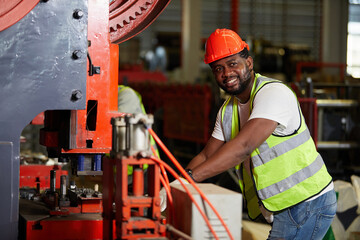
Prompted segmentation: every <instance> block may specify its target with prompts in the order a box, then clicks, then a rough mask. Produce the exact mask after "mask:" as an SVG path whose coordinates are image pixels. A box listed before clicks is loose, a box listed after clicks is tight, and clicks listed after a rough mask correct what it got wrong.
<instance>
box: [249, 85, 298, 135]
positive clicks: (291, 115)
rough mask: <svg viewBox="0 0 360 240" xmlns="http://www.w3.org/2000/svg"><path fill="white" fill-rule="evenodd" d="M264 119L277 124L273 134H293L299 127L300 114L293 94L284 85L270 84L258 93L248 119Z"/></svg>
mask: <svg viewBox="0 0 360 240" xmlns="http://www.w3.org/2000/svg"><path fill="white" fill-rule="evenodd" d="M254 118H265V119H269V120H273V121H275V122H277V123H279V125H278V127H277V128H276V130H275V133H277V134H281V135H285V134H290V133H293V132H294V131H295V130H296V129H298V127H299V125H300V114H299V109H298V104H297V99H296V96H295V94H294V93H293V92H292V91H291V89H289V88H288V87H287V86H286V85H284V84H281V83H270V84H267V85H265V86H264V87H263V88H262V89H260V90H259V91H258V93H257V94H256V95H255V98H254V104H253V110H252V113H251V115H250V117H249V120H250V119H254Z"/></svg>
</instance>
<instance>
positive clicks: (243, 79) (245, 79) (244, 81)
mask: <svg viewBox="0 0 360 240" xmlns="http://www.w3.org/2000/svg"><path fill="white" fill-rule="evenodd" d="M238 77H239V78H240V85H239V87H238V88H237V89H233V90H229V89H227V88H226V87H225V86H223V85H221V86H220V87H221V88H222V89H223V90H224V91H225V92H226V93H228V94H230V95H238V94H240V93H242V92H244V91H245V89H246V88H247V87H248V86H249V84H250V82H251V71H250V70H249V68H248V67H247V66H246V73H245V74H244V75H243V76H238Z"/></svg>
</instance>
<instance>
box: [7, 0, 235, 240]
mask: <svg viewBox="0 0 360 240" xmlns="http://www.w3.org/2000/svg"><path fill="white" fill-rule="evenodd" d="M169 1H170V0H113V1H110V3H109V1H105V0H100V1H99V0H78V1H71V0H42V1H39V0H27V1H19V0H11V1H3V2H2V3H1V10H0V39H1V41H0V70H1V77H0V109H1V111H2V113H1V114H0V126H1V127H0V128H1V129H0V180H1V181H0V189H1V191H2V197H1V198H0V212H1V216H0V233H1V238H2V239H19V238H20V239H29V240H30V239H37V240H38V239H169V238H170V239H178V238H179V237H180V238H182V239H190V237H189V236H188V235H186V234H184V233H183V232H181V231H178V230H176V227H177V226H175V227H174V226H169V224H167V222H168V223H171V224H173V223H174V206H173V205H174V204H173V202H174V201H173V200H172V199H171V194H170V187H169V181H168V179H166V177H165V176H166V173H165V170H164V169H165V168H166V170H167V171H169V172H171V173H172V175H174V176H175V178H179V175H178V174H177V173H176V172H175V171H174V170H173V169H171V168H170V167H169V166H168V165H167V164H166V163H164V162H162V161H161V160H159V159H158V158H155V157H152V156H151V152H152V151H151V150H150V149H151V146H150V145H149V134H151V135H152V137H154V138H156V140H157V142H158V143H160V144H161V141H160V140H159V139H158V138H157V136H156V135H155V133H154V132H153V131H152V129H151V124H152V123H153V119H152V117H151V115H139V116H138V115H131V116H129V115H126V114H124V113H119V112H118V111H117V89H118V88H117V84H118V59H119V50H118V45H117V44H119V43H121V42H123V41H126V40H127V39H129V38H131V37H133V36H135V35H136V34H138V33H139V32H140V31H142V30H143V29H144V28H146V27H147V26H148V25H149V24H150V23H151V22H152V21H154V19H155V18H156V17H157V16H158V15H159V14H160V13H161V11H162V10H163V9H164V8H165V7H166V6H167V4H168V3H169ZM120 54H121V53H120ZM42 112H44V116H45V117H44V127H43V128H42V129H41V130H40V143H41V144H42V145H44V146H46V148H47V152H48V156H49V157H53V158H57V159H58V160H59V161H60V162H70V163H71V167H72V170H73V171H72V173H73V174H74V176H80V177H81V176H87V175H91V176H97V175H102V183H103V184H102V185H103V186H102V187H103V189H102V191H99V188H98V186H97V185H95V186H94V188H84V187H81V186H76V184H75V183H74V182H73V181H72V180H71V179H69V176H68V174H67V173H68V172H67V171H60V170H58V169H56V168H52V169H49V178H48V179H49V180H50V181H49V182H50V183H49V184H50V186H49V188H48V189H46V190H45V191H42V190H43V185H42V181H43V180H42V178H40V177H39V178H36V180H35V182H36V188H35V189H32V191H31V190H29V191H27V192H25V194H24V197H23V196H22V198H21V199H20V198H19V182H20V181H19V170H20V134H21V131H22V129H23V128H24V127H25V126H26V125H27V124H28V123H30V122H31V121H32V120H33V119H34V117H35V116H37V115H38V114H39V113H42ZM162 148H163V149H165V150H166V148H164V146H162ZM166 152H167V153H168V152H169V151H168V150H167V151H166ZM170 158H171V159H172V158H173V157H171V155H170ZM145 166H146V167H147V168H146V176H145V174H144V172H145V171H144V169H145ZM129 167H131V169H132V174H131V176H130V177H129V175H128V169H129ZM178 168H179V170H180V173H181V174H182V175H183V176H185V177H186V179H187V180H188V181H189V182H190V183H191V184H194V182H193V181H192V179H191V178H190V177H189V176H187V175H186V173H185V171H184V169H182V167H181V166H180V167H178ZM160 173H162V174H160ZM59 175H60V176H59ZM114 179H116V181H114ZM59 180H60V181H59ZM129 180H131V181H132V184H128V183H129ZM59 182H60V183H59ZM160 183H161V184H162V185H163V186H164V188H165V189H166V190H167V193H168V195H169V197H168V201H169V205H170V207H169V209H170V210H169V213H168V215H167V217H168V218H167V219H165V218H164V217H163V216H162V215H161V212H160V197H159V192H160V186H161V185H160ZM182 184H183V183H182ZM145 185H146V186H145ZM57 186H59V187H57ZM183 187H184V189H185V190H186V192H187V194H188V195H189V196H190V199H191V200H192V201H193V202H194V204H195V206H196V208H197V209H198V210H199V212H200V214H201V216H202V217H203V218H204V220H205V222H206V224H207V226H208V228H209V230H210V232H211V235H213V236H214V237H215V239H219V238H218V237H217V234H216V231H215V230H214V228H213V227H212V226H211V224H210V222H209V220H208V219H207V217H206V215H205V213H204V211H203V210H202V209H201V207H200V206H199V204H200V203H197V202H196V201H195V199H194V197H192V194H191V192H190V191H189V190H188V189H187V188H186V187H185V185H183ZM194 187H195V189H196V190H197V191H198V192H201V190H200V188H198V187H196V185H195V184H194ZM114 189H115V191H114ZM229 196H230V197H232V196H231V195H229ZM201 197H202V199H201V200H198V202H202V203H204V201H203V199H205V202H206V203H207V204H208V206H210V207H211V209H212V210H213V211H214V213H215V215H216V217H217V218H218V219H219V220H220V222H221V224H222V225H223V228H222V227H219V226H217V229H220V230H221V231H222V232H227V234H228V235H229V236H230V239H233V238H232V237H231V233H230V230H229V229H228V228H227V226H226V224H225V222H224V221H223V220H222V219H221V217H220V215H219V214H218V213H217V211H216V210H215V208H214V206H212V204H211V203H210V202H209V201H208V200H207V199H206V197H205V195H204V194H202V196H201ZM237 217H239V216H237ZM236 219H238V218H236ZM236 221H238V220H236ZM224 230H225V231H224ZM237 230H238V229H237ZM169 232H172V234H169ZM207 235H209V234H207ZM172 236H177V237H174V238H173V237H172ZM235 236H238V235H235Z"/></svg>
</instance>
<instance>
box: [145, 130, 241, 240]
mask: <svg viewBox="0 0 360 240" xmlns="http://www.w3.org/2000/svg"><path fill="white" fill-rule="evenodd" d="M147 130H148V131H149V133H150V135H151V136H152V137H153V138H154V140H155V141H156V143H157V144H158V145H159V146H160V147H161V148H162V150H163V151H164V152H165V154H166V155H167V156H168V157H169V158H170V160H171V161H172V162H173V164H174V165H175V166H176V167H177V168H178V169H179V171H180V173H181V175H182V176H184V177H185V179H186V180H187V181H188V182H189V183H190V184H191V185H192V186H193V187H194V188H195V189H196V190H197V191H198V193H199V194H200V196H201V197H202V198H203V199H204V200H205V201H206V202H207V204H208V205H209V206H210V207H211V209H212V210H213V211H214V213H215V214H216V216H217V217H218V219H219V220H220V222H221V224H222V225H223V226H224V228H225V230H226V232H227V233H228V235H229V237H230V239H232V240H233V239H234V238H233V236H232V234H231V232H230V230H229V228H228V227H227V225H226V224H225V222H224V220H223V219H222V217H221V216H220V214H219V213H218V211H217V210H216V209H215V207H214V206H213V205H212V204H211V203H210V201H209V200H208V198H207V197H206V196H205V194H204V193H203V192H202V191H201V190H200V188H199V187H198V186H197V185H196V184H195V182H194V180H193V179H192V178H191V177H189V175H188V174H187V173H186V172H185V170H184V168H183V167H182V166H181V165H180V163H179V162H178V161H177V160H176V158H175V157H174V156H173V155H172V154H171V152H170V151H169V150H168V149H167V147H166V146H165V145H164V143H163V142H162V141H161V140H160V138H159V137H158V136H157V135H156V133H155V132H154V130H152V129H151V128H149V127H147ZM152 159H154V158H152ZM158 161H160V163H161V164H163V165H164V166H165V167H166V165H167V164H166V163H164V162H162V161H161V160H158ZM168 167H169V166H168ZM166 168H167V167H166ZM169 168H170V167H169ZM169 168H167V169H168V171H169ZM170 169H171V170H172V171H174V170H173V169H172V168H170ZM174 172H175V171H174ZM175 174H176V175H177V177H176V178H177V179H179V181H180V183H181V185H182V186H183V187H184V189H185V190H186V186H185V184H183V183H182V181H181V179H180V177H179V175H178V174H177V173H176V172H175ZM172 175H174V174H172ZM176 175H174V176H176ZM186 192H187V193H188V194H189V192H188V191H186ZM189 197H190V198H191V199H192V201H193V202H194V204H195V206H196V207H197V208H198V210H199V211H200V207H198V205H197V203H196V202H195V200H194V199H193V197H192V196H191V195H189ZM200 213H201V211H200ZM203 217H204V219H205V218H206V217H205V214H204V216H203ZM207 224H208V226H209V228H210V230H211V229H212V227H210V226H211V225H210V223H208V222H207ZM211 232H212V233H213V235H214V237H215V238H217V236H216V234H215V232H214V230H212V231H211Z"/></svg>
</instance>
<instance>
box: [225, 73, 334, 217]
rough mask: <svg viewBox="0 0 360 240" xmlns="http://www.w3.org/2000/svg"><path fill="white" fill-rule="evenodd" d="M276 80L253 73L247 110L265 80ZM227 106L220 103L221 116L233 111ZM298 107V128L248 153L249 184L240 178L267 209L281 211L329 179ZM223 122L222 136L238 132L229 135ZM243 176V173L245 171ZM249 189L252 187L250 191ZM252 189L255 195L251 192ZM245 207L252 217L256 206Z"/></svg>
mask: <svg viewBox="0 0 360 240" xmlns="http://www.w3.org/2000/svg"><path fill="white" fill-rule="evenodd" d="M278 82H279V81H276V80H272V79H268V78H265V77H262V76H261V75H259V74H256V78H255V82H254V84H253V88H252V91H251V95H250V112H251V111H252V107H253V106H252V105H253V101H254V98H255V95H256V93H257V92H258V91H259V90H260V89H261V88H262V87H263V86H265V85H266V84H269V83H278ZM231 99H233V100H236V101H237V99H236V98H235V97H231ZM230 101H231V100H228V101H227V102H230ZM228 107H229V105H226V104H224V105H223V107H222V108H223V109H222V112H224V116H223V119H222V120H224V119H228V118H229V116H226V115H227V114H231V115H235V114H234V112H232V111H230V109H229V110H228V109H227V108H228ZM298 107H299V115H300V117H301V123H300V127H299V129H298V130H297V131H295V132H294V133H293V134H291V135H288V136H276V135H274V134H272V135H270V136H269V138H268V139H266V141H265V142H264V143H263V144H261V145H260V146H259V147H258V148H257V149H255V150H254V151H253V153H252V154H251V163H252V164H251V171H252V186H246V185H247V184H246V183H247V182H248V181H247V180H246V179H241V178H240V179H239V182H240V183H239V184H240V187H241V190H242V192H243V193H245V199H246V200H247V202H249V203H250V202H254V199H257V197H259V198H260V199H261V202H262V204H263V205H264V207H265V208H266V209H268V210H270V211H280V210H283V209H285V208H288V207H291V206H293V205H295V204H297V203H299V202H301V201H304V200H306V199H307V198H309V197H311V196H314V195H316V194H317V193H319V192H320V191H321V190H322V189H323V188H325V187H326V186H327V185H328V184H329V183H330V182H331V180H332V179H331V176H330V175H329V174H328V172H327V170H326V167H325V164H324V162H323V160H322V158H321V156H320V155H319V153H318V152H317V151H316V147H315V144H314V142H313V140H312V138H311V136H310V133H309V131H308V128H307V126H306V124H305V121H304V118H303V116H302V114H301V110H300V106H299V105H298ZM224 108H225V109H224ZM232 108H233V109H234V107H232ZM222 125H223V129H224V134H226V135H227V136H226V137H225V139H232V138H234V137H233V136H234V135H236V134H237V133H235V134H234V132H232V134H231V137H230V136H229V135H230V134H229V128H231V127H230V126H226V125H225V122H222ZM231 129H232V130H234V129H233V128H231ZM227 141H228V140H227ZM237 169H239V171H241V172H243V173H244V172H246V171H244V170H243V167H242V166H241V167H239V166H238V167H237ZM242 177H245V176H244V174H242ZM249 178H250V177H249ZM244 183H245V184H244ZM254 184H255V185H254ZM255 186H256V188H255ZM252 189H254V190H253V191H252ZM255 189H256V193H257V196H254V192H255ZM244 190H245V191H244ZM252 205H253V204H252ZM248 210H249V211H248V212H249V216H250V217H251V218H252V219H253V218H254V216H255V217H256V216H257V215H258V213H259V210H257V209H255V208H250V205H249V204H248Z"/></svg>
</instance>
